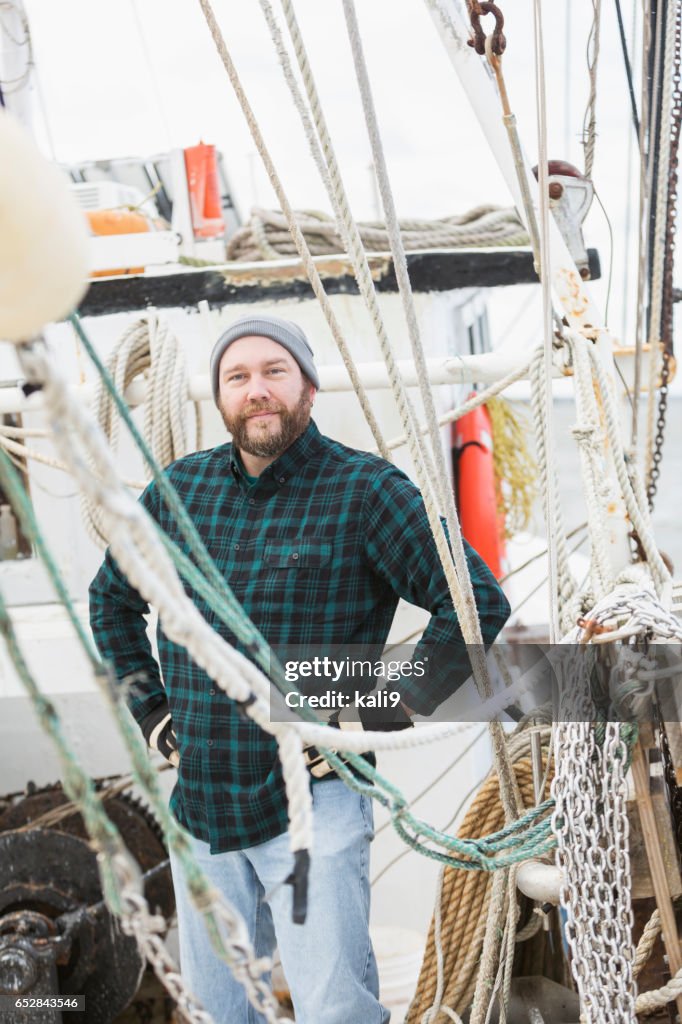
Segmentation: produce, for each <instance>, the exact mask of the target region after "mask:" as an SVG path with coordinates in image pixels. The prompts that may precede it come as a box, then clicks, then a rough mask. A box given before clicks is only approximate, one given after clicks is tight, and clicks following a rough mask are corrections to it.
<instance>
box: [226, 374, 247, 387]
mask: <svg viewBox="0 0 682 1024" xmlns="http://www.w3.org/2000/svg"><path fill="white" fill-rule="evenodd" d="M243 376H244V374H243V373H233V374H232V376H231V377H228V378H227V383H228V384H230V383H231V382H232V381H233V380H241V379H242V377H243Z"/></svg>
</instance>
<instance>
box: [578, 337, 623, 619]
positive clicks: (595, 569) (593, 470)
mask: <svg viewBox="0 0 682 1024" xmlns="http://www.w3.org/2000/svg"><path fill="white" fill-rule="evenodd" d="M569 338H570V341H569V344H570V346H571V353H572V355H573V379H574V384H575V403H576V414H577V418H578V422H577V425H576V426H575V427H573V429H572V431H571V433H572V434H573V436H574V438H575V439H576V441H577V443H578V451H579V455H580V463H581V470H582V482H583V491H584V495H585V504H586V507H587V523H588V529H589V535H590V581H591V587H592V592H593V594H594V597H595V599H597V600H598V599H600V598H602V597H603V596H604V594H606V593H607V592H608V591H609V590H610V589H611V588H612V586H613V581H614V573H613V571H612V569H611V566H610V563H609V559H608V549H609V545H608V540H607V536H606V521H605V515H604V513H605V508H606V504H607V501H608V497H609V495H608V491H605V489H604V488H605V486H606V487H608V478H607V475H606V468H605V458H604V448H605V443H604V442H605V438H604V437H603V433H602V431H601V426H600V422H599V409H598V406H597V399H596V396H595V392H594V387H593V386H592V364H591V362H590V357H589V355H588V353H587V351H586V348H587V347H588V346H591V345H592V342H590V341H587V340H586V339H585V338H584V337H583V336H582V335H579V334H576V333H574V332H572V333H571V334H570V335H569Z"/></svg>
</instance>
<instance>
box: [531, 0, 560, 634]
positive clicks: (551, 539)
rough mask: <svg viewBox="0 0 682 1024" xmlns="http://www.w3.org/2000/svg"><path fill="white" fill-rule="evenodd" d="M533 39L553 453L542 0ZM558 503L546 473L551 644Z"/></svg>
mask: <svg viewBox="0 0 682 1024" xmlns="http://www.w3.org/2000/svg"><path fill="white" fill-rule="evenodd" d="M533 42H534V49H535V98H536V110H537V128H538V187H539V204H540V225H539V227H540V231H539V235H540V268H541V270H540V281H541V284H542V312H543V325H544V328H543V329H544V340H545V358H544V371H545V372H544V376H545V386H544V399H543V401H544V417H543V425H544V432H545V448H546V450H547V451H548V452H550V453H552V454H553V453H554V429H553V422H552V405H551V396H552V345H553V341H554V329H553V323H552V295H551V280H552V269H551V265H550V258H551V250H550V244H549V217H550V213H549V184H548V167H547V160H548V157H547V102H546V96H545V54H544V39H543V30H542V2H541V0H534V3H533ZM557 504H558V499H557V495H556V489H555V478H554V474H553V473H550V474H548V476H547V480H546V522H547V548H548V551H549V637H550V642H551V643H557V641H558V639H559V635H560V624H559V609H558V601H559V568H558V561H557V559H558V554H557V542H558V538H557V533H556V529H555V522H556V520H555V519H554V517H553V512H554V509H555V508H556V506H557Z"/></svg>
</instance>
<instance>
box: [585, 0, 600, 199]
mask: <svg viewBox="0 0 682 1024" xmlns="http://www.w3.org/2000/svg"><path fill="white" fill-rule="evenodd" d="M592 10H593V15H592V25H591V27H590V34H589V37H588V40H587V69H588V72H589V76H590V92H589V96H588V100H587V107H586V109H585V117H584V119H583V146H584V148H585V177H586V178H590V179H591V178H592V169H593V167H594V151H595V147H596V144H597V68H598V66H599V47H600V40H601V0H592Z"/></svg>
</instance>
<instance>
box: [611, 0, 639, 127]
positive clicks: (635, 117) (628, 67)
mask: <svg viewBox="0 0 682 1024" xmlns="http://www.w3.org/2000/svg"><path fill="white" fill-rule="evenodd" d="M616 17H617V19H618V34H619V35H620V45H621V49H622V51H623V63H624V64H625V74H626V76H627V80H628V92H629V93H630V106H631V107H632V124H633V127H634V129H635V134H636V135H637V137H638V138H639V113H638V111H637V100H636V99H635V83H634V80H633V77H632V64H631V63H630V54H629V53H628V42H627V39H626V38H625V25H624V24H623V11H622V10H621V6H620V0H616Z"/></svg>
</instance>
